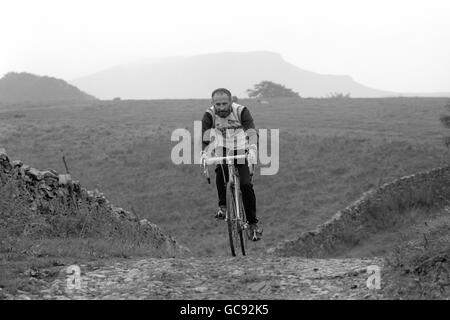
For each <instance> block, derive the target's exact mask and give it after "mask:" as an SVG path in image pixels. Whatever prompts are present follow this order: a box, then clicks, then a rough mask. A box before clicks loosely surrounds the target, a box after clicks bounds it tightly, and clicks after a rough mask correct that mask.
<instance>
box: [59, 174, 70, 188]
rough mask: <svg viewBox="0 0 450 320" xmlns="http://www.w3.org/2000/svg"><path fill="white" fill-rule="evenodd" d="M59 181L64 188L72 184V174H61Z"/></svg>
mask: <svg viewBox="0 0 450 320" xmlns="http://www.w3.org/2000/svg"><path fill="white" fill-rule="evenodd" d="M58 180H59V184H60V185H62V186H66V185H69V184H70V183H72V177H71V176H70V174H60V175H59V176H58Z"/></svg>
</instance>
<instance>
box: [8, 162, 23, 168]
mask: <svg viewBox="0 0 450 320" xmlns="http://www.w3.org/2000/svg"><path fill="white" fill-rule="evenodd" d="M11 164H12V166H13V167H21V166H22V165H23V162H22V161H20V160H13V161H12V162H11Z"/></svg>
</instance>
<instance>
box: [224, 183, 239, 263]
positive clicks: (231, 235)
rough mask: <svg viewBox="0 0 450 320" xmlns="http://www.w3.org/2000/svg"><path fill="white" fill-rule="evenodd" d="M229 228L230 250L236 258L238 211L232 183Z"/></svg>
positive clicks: (229, 198) (228, 201) (229, 203)
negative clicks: (235, 239)
mask: <svg viewBox="0 0 450 320" xmlns="http://www.w3.org/2000/svg"><path fill="white" fill-rule="evenodd" d="M226 192H227V227H228V239H229V243H230V249H231V254H232V256H233V257H235V256H236V250H235V247H234V243H235V241H234V238H235V234H236V232H237V230H235V228H236V223H235V221H236V211H235V208H236V207H235V204H234V195H233V188H232V187H231V181H229V182H228V183H227V190H226Z"/></svg>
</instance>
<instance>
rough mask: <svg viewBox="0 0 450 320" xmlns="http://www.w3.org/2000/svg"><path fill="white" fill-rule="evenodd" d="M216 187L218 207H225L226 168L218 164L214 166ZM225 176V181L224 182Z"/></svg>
mask: <svg viewBox="0 0 450 320" xmlns="http://www.w3.org/2000/svg"><path fill="white" fill-rule="evenodd" d="M215 171H216V187H217V194H218V196H219V207H225V206H226V205H227V187H226V186H227V182H228V167H227V165H225V164H218V165H217V166H216V170H215ZM224 176H225V180H224Z"/></svg>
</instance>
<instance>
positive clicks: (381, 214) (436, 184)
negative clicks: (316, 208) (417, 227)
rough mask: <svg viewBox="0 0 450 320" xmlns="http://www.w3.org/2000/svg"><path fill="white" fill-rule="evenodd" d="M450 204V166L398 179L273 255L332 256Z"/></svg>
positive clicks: (287, 242)
mask: <svg viewBox="0 0 450 320" xmlns="http://www.w3.org/2000/svg"><path fill="white" fill-rule="evenodd" d="M449 204H450V166H447V167H442V168H435V169H432V170H429V171H424V172H419V173H417V174H413V175H409V176H405V177H401V178H398V179H396V180H394V181H392V182H390V183H386V184H384V185H382V186H380V187H378V188H374V189H371V190H369V191H368V192H366V193H364V194H363V195H362V197H361V198H360V199H358V200H357V201H355V202H354V203H352V204H351V205H350V206H348V207H346V208H345V209H343V210H341V211H338V212H337V213H336V214H335V215H334V216H333V217H332V218H331V219H330V220H328V221H327V222H325V223H324V224H322V225H320V226H319V227H318V228H317V229H316V230H313V231H309V232H304V233H302V234H301V235H300V236H299V237H298V238H297V239H295V240H287V241H285V242H282V243H280V244H279V245H278V246H277V247H275V248H271V249H269V252H270V253H275V254H277V255H280V256H304V257H330V256H333V255H336V254H338V253H340V252H342V251H343V250H345V249H346V248H349V247H352V246H355V245H357V244H358V243H359V242H361V241H362V240H364V239H366V238H367V237H368V236H370V235H371V234H373V233H376V232H378V231H380V230H386V229H392V228H395V226H396V225H397V224H398V223H401V222H402V221H404V220H405V219H407V218H408V214H409V213H410V212H411V210H412V209H414V208H424V207H426V208H430V207H445V206H448V205H449Z"/></svg>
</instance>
